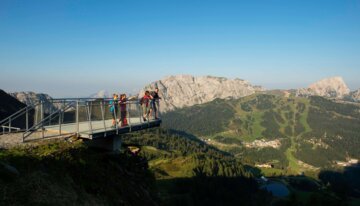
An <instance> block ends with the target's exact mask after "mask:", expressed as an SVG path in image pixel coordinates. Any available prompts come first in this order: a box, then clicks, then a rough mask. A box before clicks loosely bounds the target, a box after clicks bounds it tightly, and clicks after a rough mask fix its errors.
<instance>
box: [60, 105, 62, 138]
mask: <svg viewBox="0 0 360 206" xmlns="http://www.w3.org/2000/svg"><path fill="white" fill-rule="evenodd" d="M61 111H62V108H60V110H59V135H60V136H61V124H62V121H61V120H62V117H61V114H62V112H61Z"/></svg>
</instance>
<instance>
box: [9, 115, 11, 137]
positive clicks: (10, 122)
mask: <svg viewBox="0 0 360 206" xmlns="http://www.w3.org/2000/svg"><path fill="white" fill-rule="evenodd" d="M9 133H11V117H10V118H9Z"/></svg>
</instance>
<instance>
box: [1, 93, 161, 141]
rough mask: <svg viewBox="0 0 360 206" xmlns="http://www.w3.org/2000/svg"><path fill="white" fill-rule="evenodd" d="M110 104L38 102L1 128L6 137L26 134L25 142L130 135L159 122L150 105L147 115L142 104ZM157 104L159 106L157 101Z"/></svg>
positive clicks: (93, 100)
mask: <svg viewBox="0 0 360 206" xmlns="http://www.w3.org/2000/svg"><path fill="white" fill-rule="evenodd" d="M111 102H114V101H112V99H96V98H66V99H53V100H51V102H50V104H49V103H47V104H45V102H39V103H36V104H35V105H33V106H27V107H25V108H22V109H21V110H19V111H17V112H16V113H14V114H13V115H11V116H9V117H7V118H6V119H4V120H2V121H1V124H0V125H1V127H2V130H3V131H2V132H3V134H6V133H13V132H23V141H26V140H31V139H38V138H47V137H54V136H62V135H72V134H74V135H77V136H81V137H85V138H86V137H88V138H92V135H93V134H100V135H101V136H103V137H106V136H108V135H113V134H119V131H121V130H122V129H124V128H125V129H127V131H128V132H131V131H132V129H133V128H134V126H138V125H143V124H150V123H151V122H152V121H156V120H155V116H157V117H160V116H159V115H160V112H159V108H158V115H155V114H154V110H152V111H151V112H150V111H149V110H150V108H152V105H153V104H152V103H151V102H149V103H148V109H149V110H148V111H149V113H144V110H143V108H142V107H143V106H142V105H140V102H139V100H131V101H124V102H120V101H115V104H111ZM154 104H157V106H159V102H158V100H157V102H155V103H154ZM111 107H113V108H114V109H111ZM145 109H146V108H145ZM15 120H17V122H16V124H15V122H14V121H15Z"/></svg>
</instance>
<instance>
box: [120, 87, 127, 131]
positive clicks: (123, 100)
mask: <svg viewBox="0 0 360 206" xmlns="http://www.w3.org/2000/svg"><path fill="white" fill-rule="evenodd" d="M126 102H127V98H126V94H121V95H120V102H119V104H120V121H121V126H122V127H124V126H127V125H128V122H127V118H126V114H127V111H126Z"/></svg>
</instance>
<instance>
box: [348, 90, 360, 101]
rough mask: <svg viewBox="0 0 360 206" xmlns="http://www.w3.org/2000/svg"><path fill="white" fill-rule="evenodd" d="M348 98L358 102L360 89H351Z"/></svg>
mask: <svg viewBox="0 0 360 206" xmlns="http://www.w3.org/2000/svg"><path fill="white" fill-rule="evenodd" d="M349 99H350V100H352V101H354V102H360V89H358V90H356V91H353V92H351V93H350V94H349Z"/></svg>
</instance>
